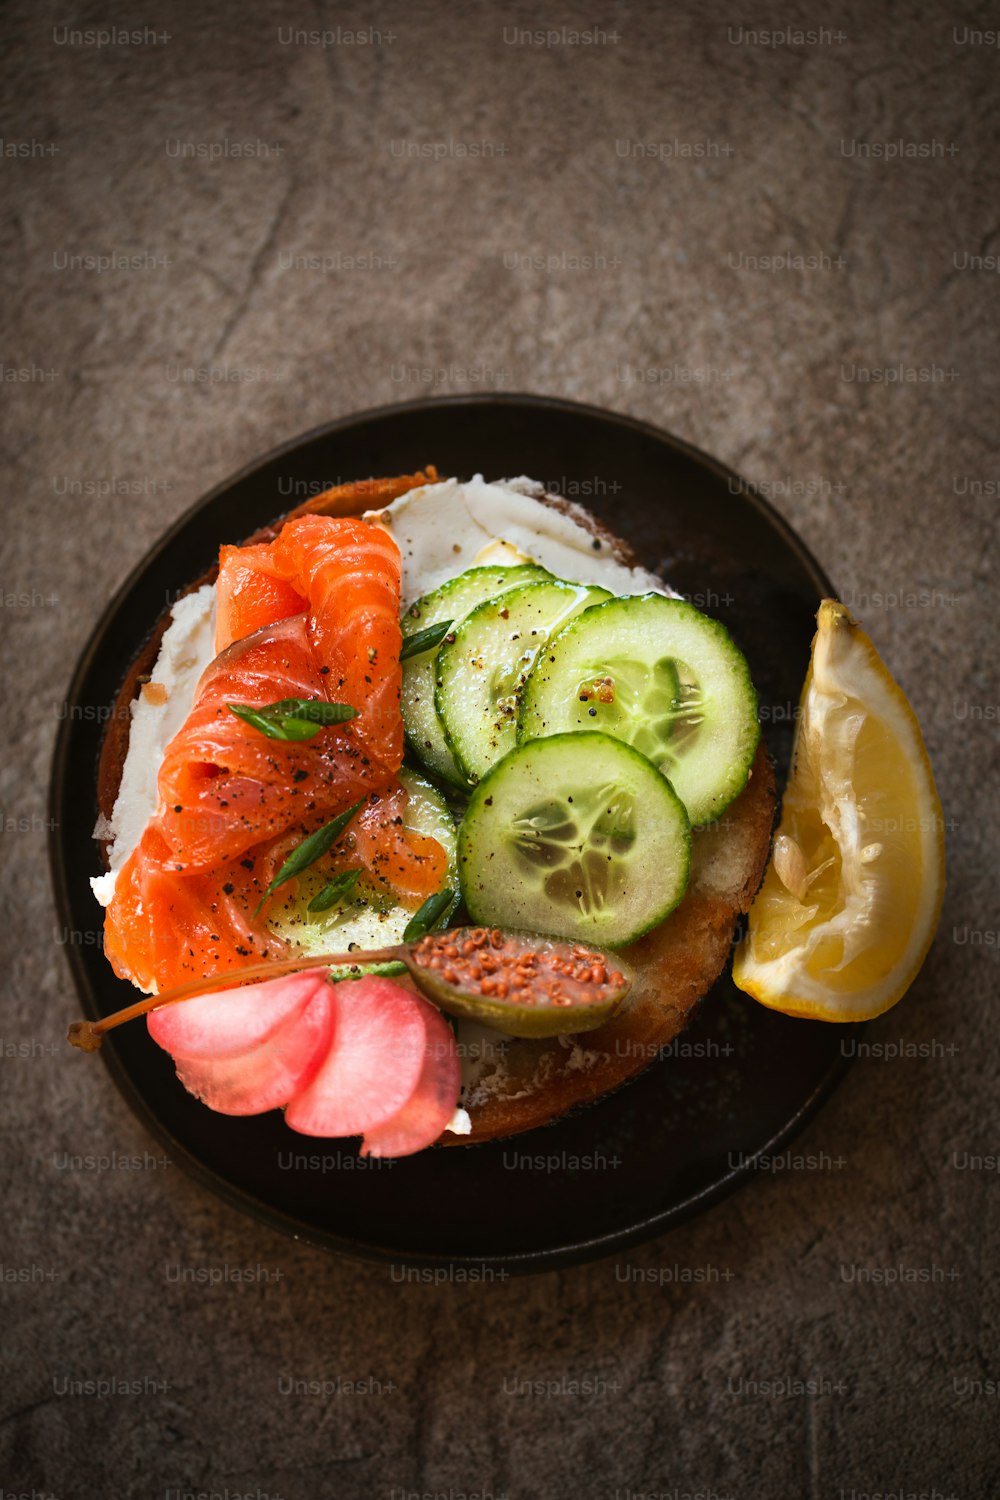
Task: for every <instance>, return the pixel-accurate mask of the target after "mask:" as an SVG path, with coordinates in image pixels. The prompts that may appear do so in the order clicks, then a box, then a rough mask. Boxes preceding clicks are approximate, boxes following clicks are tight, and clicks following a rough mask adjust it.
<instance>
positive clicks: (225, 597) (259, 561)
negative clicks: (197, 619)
mask: <svg viewBox="0 0 1000 1500" xmlns="http://www.w3.org/2000/svg"><path fill="white" fill-rule="evenodd" d="M215 597H216V605H215V649H216V651H217V652H220V651H225V649H226V647H227V646H231V645H232V644H233V642H234V641H242V640H245V638H246V637H247V636H248V635H253V634H254V633H255V632H256V631H258V630H262V629H263V628H264V626H265V625H273V624H275V623H276V621H278V620H285V619H287V618H288V616H289V615H297V614H301V613H302V612H303V611H304V610H305V607H306V601H305V599H304V598H303V596H302V595H301V594H300V593H299V591H298V589H297V588H296V587H295V585H294V584H292V583H289V582H288V580H287V579H286V578H282V577H280V576H279V575H278V574H277V573H276V572H275V567H274V560H273V557H272V554H271V548H270V546H268V545H267V544H266V543H258V544H257V545H256V546H254V547H231V546H223V547H220V549H219V576H218V579H217V580H216V585H215Z"/></svg>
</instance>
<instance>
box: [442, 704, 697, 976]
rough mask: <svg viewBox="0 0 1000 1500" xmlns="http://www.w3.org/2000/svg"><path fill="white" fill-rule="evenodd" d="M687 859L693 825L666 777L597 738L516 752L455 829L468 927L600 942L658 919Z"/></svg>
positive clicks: (535, 743)
mask: <svg viewBox="0 0 1000 1500" xmlns="http://www.w3.org/2000/svg"><path fill="white" fill-rule="evenodd" d="M690 864H691V828H690V825H689V823H688V817H687V813H686V812H685V810H684V804H683V803H682V802H681V800H680V798H679V797H678V796H677V793H676V792H675V791H674V789H673V787H672V786H671V785H670V782H669V781H668V780H667V778H666V777H665V776H662V775H661V774H660V772H659V771H657V769H656V767H655V766H653V765H651V763H650V762H649V761H648V760H647V759H646V757H645V756H644V755H640V754H639V752H638V751H637V750H633V749H632V747H631V746H630V745H626V744H625V743H624V742H623V741H622V740H617V739H612V737H611V736H610V735H607V734H600V733H597V734H594V733H587V734H579V733H576V734H556V735H552V736H550V737H548V738H546V739H538V740H529V741H528V742H527V743H526V744H524V745H519V746H518V747H517V748H516V749H515V750H512V751H511V752H510V754H509V755H506V756H504V758H503V760H501V761H500V762H499V763H498V764H497V765H495V766H494V767H493V769H492V770H491V771H490V772H488V774H487V775H486V776H484V778H483V780H482V781H481V782H480V783H479V785H478V786H477V787H476V789H475V791H474V792H473V793H472V796H471V798H470V799H469V806H468V808H467V810H466V813H465V817H464V818H463V820H462V825H461V827H460V829H459V834H458V869H459V879H460V881H461V885H462V895H463V897H464V899H465V904H466V906H467V907H468V909H469V913H470V915H471V916H472V918H473V920H474V921H475V922H480V923H483V924H485V925H487V926H494V925H495V926H498V927H511V928H516V929H524V930H527V931H533V932H543V933H551V934H553V935H554V936H556V937H566V938H574V939H576V940H577V941H580V942H586V943H593V944H595V945H597V946H598V947H617V946H619V945H621V944H622V943H631V942H632V941H633V940H634V939H635V938H638V937H641V936H642V934H643V933H644V932H648V931H649V929H650V928H651V927H655V926H657V925H658V923H660V922H662V921H663V919H664V917H666V916H667V914H668V913H669V912H671V911H673V909H674V907H675V906H676V905H677V903H678V902H679V901H680V900H681V898H682V897H683V895H684V891H685V889H686V888H687V882H688V875H689V872H690Z"/></svg>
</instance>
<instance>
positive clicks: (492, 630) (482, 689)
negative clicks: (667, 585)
mask: <svg viewBox="0 0 1000 1500" xmlns="http://www.w3.org/2000/svg"><path fill="white" fill-rule="evenodd" d="M610 598H611V595H610V594H609V593H608V591H607V589H601V588H595V587H592V586H591V585H589V584H585V583H563V582H562V581H561V580H560V579H556V578H554V579H551V580H549V581H548V582H547V583H527V584H523V585H522V586H521V587H519V588H516V589H512V590H511V591H510V592H509V593H507V594H504V595H503V597H502V598H500V599H493V600H490V601H489V602H488V603H486V604H480V605H479V606H478V607H477V608H476V609H474V610H473V611H472V613H471V614H469V615H467V616H466V617H465V619H464V620H463V621H462V622H461V624H460V625H459V626H458V627H457V628H456V629H455V630H454V632H452V636H450V637H449V639H448V640H446V641H444V642H443V643H442V644H441V646H440V647H439V648H438V656H437V685H436V688H435V692H434V703H435V706H436V708H437V711H438V717H439V718H440V720H441V723H442V724H443V725H444V733H445V738H446V740H447V741H448V746H449V748H450V750H451V751H452V754H453V755H454V757H455V760H456V761H457V763H458V765H459V767H460V769H461V770H462V772H463V773H464V774H465V776H466V778H467V779H468V781H469V782H470V783H475V782H477V781H478V780H479V779H480V777H482V776H483V775H485V773H486V772H487V771H488V770H489V768H490V766H492V765H493V764H494V763H495V762H496V761H498V760H500V759H501V758H502V757H503V756H504V755H506V754H507V751H508V750H512V749H513V747H514V743H515V740H516V734H517V711H518V705H519V702H520V695H521V690H522V688H523V687H524V684H525V681H526V680H527V677H528V673H529V672H530V671H531V669H532V667H533V666H534V664H535V662H536V660H537V658H538V654H539V652H540V651H541V649H542V647H543V646H544V645H545V644H546V642H547V641H548V640H549V638H550V637H551V636H553V635H555V634H556V632H557V631H559V630H561V629H562V628H563V626H564V625H566V624H567V623H568V621H570V620H572V619H574V618H575V617H576V616H577V615H578V614H579V613H580V611H581V610H584V609H587V607H588V606H589V605H592V604H596V603H598V601H600V600H603V599H610ZM452 637H453V638H452Z"/></svg>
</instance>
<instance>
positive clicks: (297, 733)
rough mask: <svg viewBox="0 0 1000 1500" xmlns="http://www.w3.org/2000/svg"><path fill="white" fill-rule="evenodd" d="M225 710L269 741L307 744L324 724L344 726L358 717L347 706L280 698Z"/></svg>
mask: <svg viewBox="0 0 1000 1500" xmlns="http://www.w3.org/2000/svg"><path fill="white" fill-rule="evenodd" d="M226 707H227V708H228V709H229V712H230V713H233V714H235V715H236V717H237V718H238V719H242V720H243V721H244V723H246V724H249V725H251V727H252V728H254V729H259V730H260V732H261V734H266V735H267V737H268V739H269V740H311V739H313V738H314V736H315V735H317V734H319V731H320V729H321V728H322V726H323V725H324V724H344V723H346V721H347V720H348V719H354V718H357V713H358V711H357V709H356V708H351V706H350V704H348V703H326V702H325V701H324V700H323V699H321V698H280V699H279V700H278V702H277V703H265V704H263V705H262V706H261V707H260V708H254V706H253V705H252V704H250V703H227V704H226Z"/></svg>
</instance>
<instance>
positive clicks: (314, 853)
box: [254, 797, 365, 916]
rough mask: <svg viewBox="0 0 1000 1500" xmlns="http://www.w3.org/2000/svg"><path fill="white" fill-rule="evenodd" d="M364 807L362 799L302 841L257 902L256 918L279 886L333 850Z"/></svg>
mask: <svg viewBox="0 0 1000 1500" xmlns="http://www.w3.org/2000/svg"><path fill="white" fill-rule="evenodd" d="M364 805H365V799H364V797H362V799H361V801H360V802H355V804H354V806H353V807H349V808H348V809H347V811H346V812H342V813H341V814H340V815H339V817H336V818H334V819H333V821H332V822H330V823H324V825H323V827H322V828H317V830H316V832H315V833H311V834H310V835H309V837H308V838H307V839H303V840H302V842H301V844H300V845H299V846H298V848H297V849H293V850H292V852H291V854H290V855H289V856H288V858H287V859H286V860H285V863H284V864H283V865H282V867H281V869H280V870H279V871H278V873H277V875H275V877H274V879H273V880H272V881H271V884H270V885H269V886H268V888H267V890H266V891H265V892H264V894H263V896H261V898H260V900H259V901H258V902H257V906H256V909H255V910H254V916H256V915H257V913H258V912H259V911H260V909H261V907H262V906H263V905H264V902H265V901H266V900H267V898H268V896H270V894H271V892H272V891H276V890H277V889H278V886H279V885H284V883H285V881H286V880H291V878H292V876H293V875H301V873H302V871H303V870H307V869H308V868H309V866H310V865H311V864H315V862H316V860H318V859H321V858H322V857H323V855H324V854H325V853H326V852H327V850H328V849H330V848H332V846H333V845H334V844H335V843H336V842H337V840H338V839H339V838H340V835H341V834H342V833H343V832H344V829H345V828H346V827H347V825H348V823H349V822H350V821H351V819H352V818H353V817H354V815H355V813H356V812H358V811H359V809H360V808H362V807H364Z"/></svg>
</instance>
